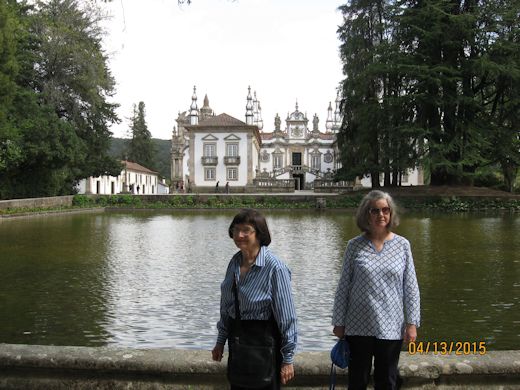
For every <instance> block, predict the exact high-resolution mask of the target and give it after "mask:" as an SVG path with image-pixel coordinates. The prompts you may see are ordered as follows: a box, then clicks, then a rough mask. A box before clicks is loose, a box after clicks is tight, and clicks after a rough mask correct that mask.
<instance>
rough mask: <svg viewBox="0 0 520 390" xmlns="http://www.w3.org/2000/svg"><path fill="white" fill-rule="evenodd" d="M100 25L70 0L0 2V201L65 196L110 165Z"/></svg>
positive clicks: (108, 81)
mask: <svg viewBox="0 0 520 390" xmlns="http://www.w3.org/2000/svg"><path fill="white" fill-rule="evenodd" d="M98 21H99V18H98V16H97V14H96V13H95V12H94V11H91V8H88V9H87V8H82V7H81V6H80V4H79V2H77V1H73V0H50V1H48V2H37V3H31V5H29V4H28V3H25V2H18V1H14V0H11V1H4V2H0V51H1V52H2V53H1V54H2V56H1V59H0V112H1V114H0V117H1V118H0V121H1V122H2V123H0V197H1V198H12V197H26V196H41V195H58V194H67V193H71V192H72V191H73V186H74V184H75V182H76V181H77V180H78V179H80V178H82V177H86V176H90V175H99V174H103V173H115V172H119V171H120V164H119V163H117V162H116V160H114V159H112V158H109V157H108V155H107V151H108V148H109V141H110V135H111V133H110V132H109V131H108V125H109V124H110V123H111V122H113V121H116V120H117V117H116V116H115V111H114V110H115V105H113V104H109V103H107V98H108V97H109V96H110V95H111V94H112V92H113V80H112V77H111V76H110V72H109V70H108V67H107V63H106V57H105V56H104V54H103V52H102V49H101V30H100V29H99V27H98Z"/></svg>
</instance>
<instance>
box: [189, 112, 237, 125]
mask: <svg viewBox="0 0 520 390" xmlns="http://www.w3.org/2000/svg"><path fill="white" fill-rule="evenodd" d="M199 126H205V127H223V126H225V127H233V126H240V127H243V126H247V125H246V124H245V123H244V122H242V121H241V120H238V119H236V118H233V117H232V116H230V115H228V114H224V113H223V114H220V115H217V116H212V117H210V118H208V119H205V120H203V121H201V122H199Z"/></svg>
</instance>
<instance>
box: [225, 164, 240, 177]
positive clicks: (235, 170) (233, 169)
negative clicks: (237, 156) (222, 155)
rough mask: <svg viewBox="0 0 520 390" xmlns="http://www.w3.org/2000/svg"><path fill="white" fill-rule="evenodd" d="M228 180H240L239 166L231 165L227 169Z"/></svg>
mask: <svg viewBox="0 0 520 390" xmlns="http://www.w3.org/2000/svg"><path fill="white" fill-rule="evenodd" d="M226 177H227V180H238V168H237V167H231V168H228V169H227V175H226Z"/></svg>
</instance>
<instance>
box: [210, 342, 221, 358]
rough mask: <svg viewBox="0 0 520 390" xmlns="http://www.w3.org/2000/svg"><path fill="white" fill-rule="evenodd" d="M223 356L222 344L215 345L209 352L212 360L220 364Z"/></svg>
mask: <svg viewBox="0 0 520 390" xmlns="http://www.w3.org/2000/svg"><path fill="white" fill-rule="evenodd" d="M223 356H224V344H218V343H217V344H215V346H214V347H213V350H212V351H211V357H212V358H213V360H215V361H217V362H220V361H221V360H222V357H223Z"/></svg>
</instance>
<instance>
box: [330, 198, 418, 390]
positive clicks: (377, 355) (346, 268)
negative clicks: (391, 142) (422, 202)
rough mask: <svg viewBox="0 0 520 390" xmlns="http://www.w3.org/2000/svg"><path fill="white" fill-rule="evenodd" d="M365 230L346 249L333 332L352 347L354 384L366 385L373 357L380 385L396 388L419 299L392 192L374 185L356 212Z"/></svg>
mask: <svg viewBox="0 0 520 390" xmlns="http://www.w3.org/2000/svg"><path fill="white" fill-rule="evenodd" d="M356 223H357V226H358V227H359V228H360V229H361V231H362V232H363V233H362V234H361V235H359V236H357V237H355V238H353V239H351V240H350V241H349V242H348V244H347V249H346V251H345V260H344V265H343V272H342V274H341V278H340V280H339V283H338V288H337V290H336V296H335V299H334V308H333V314H332V325H333V326H334V329H333V333H334V334H335V335H336V336H338V337H339V338H343V337H346V339H347V342H348V344H349V347H350V360H349V370H348V371H349V372H348V384H349V385H348V388H349V390H353V389H355V390H357V389H366V388H367V385H368V381H369V377H370V371H371V369H372V359H374V387H375V389H378V390H379V389H389V390H390V389H397V388H398V370H397V364H398V362H399V354H400V351H401V346H402V343H403V340H404V341H405V342H407V343H408V342H412V341H415V339H416V338H417V328H418V327H419V325H420V300H419V287H418V285H417V277H416V275H415V267H414V264H413V258H412V251H411V248H410V242H409V241H408V240H407V239H406V238H404V237H402V236H399V235H398V234H395V233H393V232H392V229H393V228H394V227H396V226H397V225H398V224H399V217H398V215H397V207H396V205H395V202H394V201H393V199H392V197H391V196H390V195H389V194H388V193H386V192H382V191H371V192H369V193H368V194H367V195H366V196H365V197H364V198H363V200H362V201H361V204H360V205H359V207H358V210H357V214H356Z"/></svg>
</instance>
